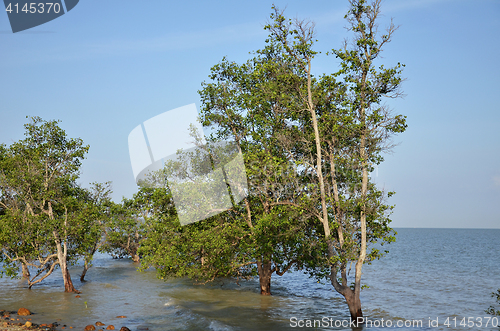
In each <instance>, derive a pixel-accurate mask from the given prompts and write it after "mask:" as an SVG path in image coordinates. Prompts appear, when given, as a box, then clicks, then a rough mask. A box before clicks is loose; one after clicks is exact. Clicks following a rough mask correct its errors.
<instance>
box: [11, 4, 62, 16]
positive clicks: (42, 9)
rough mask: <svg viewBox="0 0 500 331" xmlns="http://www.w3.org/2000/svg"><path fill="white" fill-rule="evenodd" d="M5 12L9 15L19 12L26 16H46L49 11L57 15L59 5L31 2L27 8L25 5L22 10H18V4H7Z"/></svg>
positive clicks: (59, 9)
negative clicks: (29, 14)
mask: <svg viewBox="0 0 500 331" xmlns="http://www.w3.org/2000/svg"><path fill="white" fill-rule="evenodd" d="M5 11H7V12H8V13H9V14H11V13H12V12H14V13H15V14H18V13H19V11H21V12H25V13H26V14H28V13H31V14H35V13H39V14H44V13H45V14H48V13H50V12H51V11H52V12H53V13H56V14H58V13H59V12H60V11H61V5H60V4H59V3H57V2H56V3H54V2H31V3H30V4H29V6H28V4H27V3H25V4H24V6H23V8H21V9H20V10H19V4H18V3H16V4H12V3H9V5H8V6H7V8H5Z"/></svg>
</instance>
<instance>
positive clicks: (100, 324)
mask: <svg viewBox="0 0 500 331" xmlns="http://www.w3.org/2000/svg"><path fill="white" fill-rule="evenodd" d="M95 325H96V326H103V325H106V324H104V323H103V322H95Z"/></svg>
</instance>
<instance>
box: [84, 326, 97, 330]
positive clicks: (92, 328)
mask: <svg viewBox="0 0 500 331" xmlns="http://www.w3.org/2000/svg"><path fill="white" fill-rule="evenodd" d="M84 330H85V331H94V330H95V326H93V325H92V324H90V325H87V326H86V327H85V329H84Z"/></svg>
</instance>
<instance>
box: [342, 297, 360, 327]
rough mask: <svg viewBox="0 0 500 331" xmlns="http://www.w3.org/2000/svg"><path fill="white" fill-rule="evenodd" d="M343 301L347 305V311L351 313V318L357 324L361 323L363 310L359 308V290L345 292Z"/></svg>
mask: <svg viewBox="0 0 500 331" xmlns="http://www.w3.org/2000/svg"><path fill="white" fill-rule="evenodd" d="M344 297H345V301H346V302H347V306H348V307H349V312H350V313H351V320H353V321H357V322H358V326H359V324H362V323H363V320H362V317H363V311H362V310H361V300H359V292H355V291H353V290H350V291H348V292H347V293H346V295H345V296H344Z"/></svg>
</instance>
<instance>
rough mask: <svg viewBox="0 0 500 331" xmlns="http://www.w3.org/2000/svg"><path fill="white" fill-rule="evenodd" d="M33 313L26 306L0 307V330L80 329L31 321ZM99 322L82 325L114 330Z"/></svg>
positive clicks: (126, 329) (125, 328)
mask: <svg viewBox="0 0 500 331" xmlns="http://www.w3.org/2000/svg"><path fill="white" fill-rule="evenodd" d="M32 315H33V313H32V312H31V311H29V310H28V309H26V308H19V310H18V311H10V310H4V309H0V331H26V330H32V331H60V330H76V329H78V330H80V328H77V327H75V326H70V325H66V324H61V323H59V322H57V321H56V322H52V323H39V324H38V323H35V322H33V321H32V318H31V316H32ZM118 317H120V318H126V317H125V316H118ZM105 325H106V324H104V323H101V322H95V323H94V324H89V325H87V326H86V327H84V330H86V331H93V330H116V328H115V326H113V325H111V324H109V325H107V327H105ZM118 330H120V331H130V329H128V328H127V327H124V326H122V327H121V328H120V329H118Z"/></svg>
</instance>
